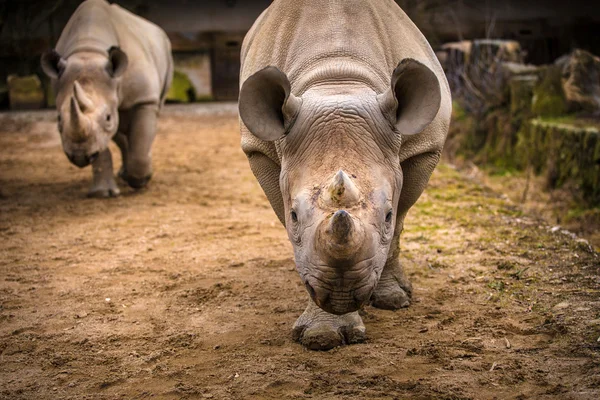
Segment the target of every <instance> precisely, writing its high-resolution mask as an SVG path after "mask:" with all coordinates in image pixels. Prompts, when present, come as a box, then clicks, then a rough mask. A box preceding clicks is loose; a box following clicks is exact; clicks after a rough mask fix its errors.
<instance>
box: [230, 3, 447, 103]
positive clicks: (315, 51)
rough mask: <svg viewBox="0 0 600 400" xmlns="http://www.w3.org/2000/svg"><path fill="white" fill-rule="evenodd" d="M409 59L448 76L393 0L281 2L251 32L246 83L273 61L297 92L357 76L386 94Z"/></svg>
mask: <svg viewBox="0 0 600 400" xmlns="http://www.w3.org/2000/svg"><path fill="white" fill-rule="evenodd" d="M407 57H411V58H414V59H416V60H418V61H420V62H422V63H423V64H425V65H427V66H428V67H430V68H431V69H432V70H434V71H435V72H436V74H439V75H442V76H443V71H442V69H441V66H440V65H439V63H438V61H437V58H436V57H435V54H434V52H433V51H432V49H431V47H430V46H429V44H428V43H427V40H426V39H425V38H424V36H423V35H422V34H421V32H420V31H419V30H418V28H417V27H416V26H415V25H414V24H413V23H412V21H411V20H410V19H409V18H408V17H407V16H406V14H405V13H404V12H403V11H402V10H401V9H400V8H399V7H398V6H397V4H396V3H395V2H394V1H393V0H370V1H364V0H331V1H322V0H276V1H275V2H274V3H273V4H272V5H271V6H270V7H269V8H268V9H267V10H266V11H265V12H264V13H263V14H262V15H261V17H260V18H259V19H258V20H257V21H256V23H255V25H254V27H253V28H252V30H251V31H250V32H249V33H248V35H247V36H246V39H245V43H244V47H243V51H242V71H241V81H242V82H243V81H244V80H245V79H246V78H247V77H248V76H250V75H252V74H253V73H254V72H256V71H258V70H260V69H262V68H264V67H266V66H269V65H274V66H276V67H278V68H279V69H280V70H282V71H283V72H284V73H285V74H286V75H287V76H288V78H289V79H290V83H291V84H292V90H293V92H294V93H297V94H302V93H303V91H304V90H306V88H307V86H309V85H311V84H313V83H314V82H315V81H318V80H323V79H327V78H328V77H331V78H335V77H336V75H339V76H344V75H346V76H347V75H352V74H354V75H356V76H355V77H354V78H357V79H358V80H362V81H365V83H367V84H368V85H370V86H371V87H373V89H375V90H376V91H378V92H382V91H383V90H385V89H387V87H388V86H389V82H390V76H391V73H392V71H393V70H394V68H395V67H396V66H397V65H398V63H399V62H400V61H401V60H402V59H404V58H407Z"/></svg>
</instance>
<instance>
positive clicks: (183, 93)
mask: <svg viewBox="0 0 600 400" xmlns="http://www.w3.org/2000/svg"><path fill="white" fill-rule="evenodd" d="M167 101H170V102H175V103H190V102H194V101H196V90H195V89H194V86H193V85H192V82H191V81H190V79H189V78H188V76H187V75H186V74H185V73H183V72H181V71H177V70H176V71H175V73H174V74H173V83H172V84H171V88H170V89H169V92H168V93H167Z"/></svg>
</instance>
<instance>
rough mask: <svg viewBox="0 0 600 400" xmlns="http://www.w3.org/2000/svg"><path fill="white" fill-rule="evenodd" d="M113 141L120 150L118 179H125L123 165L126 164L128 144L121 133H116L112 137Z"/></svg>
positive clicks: (125, 137)
mask: <svg viewBox="0 0 600 400" xmlns="http://www.w3.org/2000/svg"><path fill="white" fill-rule="evenodd" d="M113 141H114V142H115V143H116V144H117V146H118V147H119V150H121V168H120V169H119V173H118V174H117V175H118V176H119V178H121V179H123V180H124V179H125V175H126V172H125V163H126V162H127V147H128V146H129V144H128V143H127V136H126V135H125V134H124V133H123V132H117V133H116V134H115V136H114V137H113Z"/></svg>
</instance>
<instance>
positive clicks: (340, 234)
mask: <svg viewBox="0 0 600 400" xmlns="http://www.w3.org/2000/svg"><path fill="white" fill-rule="evenodd" d="M353 228H354V223H353V221H352V217H351V216H350V214H348V212H346V210H340V211H337V212H336V213H335V214H333V217H331V222H330V223H329V229H328V230H329V232H331V238H332V239H333V240H334V241H336V242H337V243H339V244H344V243H347V242H348V239H349V238H350V236H351V235H352V230H353Z"/></svg>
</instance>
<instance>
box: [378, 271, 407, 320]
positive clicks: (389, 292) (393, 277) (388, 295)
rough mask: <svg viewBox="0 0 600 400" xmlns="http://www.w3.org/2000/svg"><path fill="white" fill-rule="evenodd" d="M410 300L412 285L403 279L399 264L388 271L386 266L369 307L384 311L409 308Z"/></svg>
mask: <svg viewBox="0 0 600 400" xmlns="http://www.w3.org/2000/svg"><path fill="white" fill-rule="evenodd" d="M390 270H391V271H390ZM411 298H412V285H411V284H410V281H409V280H408V279H406V278H405V277H404V274H403V273H402V270H401V269H400V267H399V263H398V266H397V267H396V268H389V269H388V266H387V265H386V266H385V268H384V270H383V273H382V274H381V278H380V279H379V283H377V287H376V288H375V291H374V292H373V294H372V295H371V305H372V306H373V307H376V308H381V309H384V310H397V309H399V308H405V307H408V306H410V302H411Z"/></svg>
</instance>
